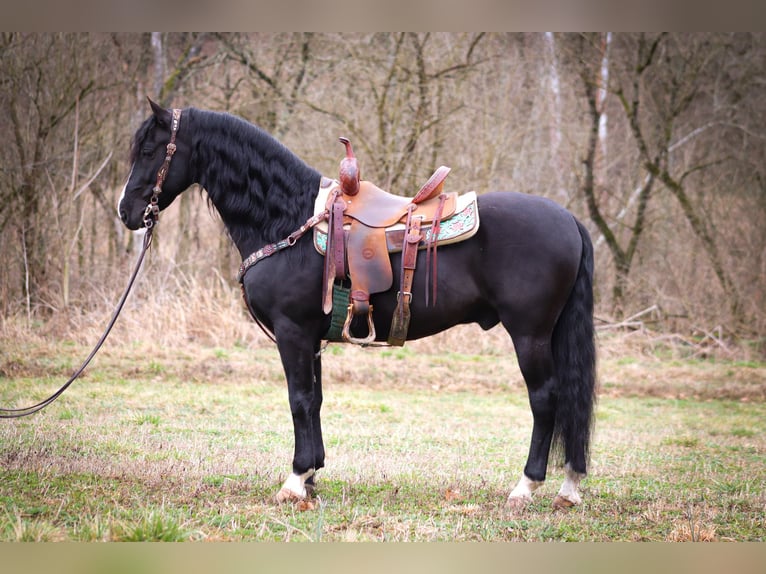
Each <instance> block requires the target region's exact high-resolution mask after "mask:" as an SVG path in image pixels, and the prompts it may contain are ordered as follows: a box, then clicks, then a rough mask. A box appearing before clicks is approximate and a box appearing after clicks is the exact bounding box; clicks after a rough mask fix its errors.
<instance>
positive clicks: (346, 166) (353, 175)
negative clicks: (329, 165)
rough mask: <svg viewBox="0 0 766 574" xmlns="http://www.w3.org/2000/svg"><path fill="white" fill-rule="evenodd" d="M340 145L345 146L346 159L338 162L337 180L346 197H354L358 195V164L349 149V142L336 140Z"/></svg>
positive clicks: (351, 150)
mask: <svg viewBox="0 0 766 574" xmlns="http://www.w3.org/2000/svg"><path fill="white" fill-rule="evenodd" d="M338 139H339V140H340V143H342V144H343V145H345V146H346V157H344V158H343V159H342V160H340V170H339V176H338V180H339V181H340V187H341V189H342V190H343V193H345V194H346V195H356V194H357V193H359V180H360V177H359V164H358V163H357V161H356V156H354V150H353V149H352V148H351V142H350V141H349V139H348V138H344V137H340V138H338Z"/></svg>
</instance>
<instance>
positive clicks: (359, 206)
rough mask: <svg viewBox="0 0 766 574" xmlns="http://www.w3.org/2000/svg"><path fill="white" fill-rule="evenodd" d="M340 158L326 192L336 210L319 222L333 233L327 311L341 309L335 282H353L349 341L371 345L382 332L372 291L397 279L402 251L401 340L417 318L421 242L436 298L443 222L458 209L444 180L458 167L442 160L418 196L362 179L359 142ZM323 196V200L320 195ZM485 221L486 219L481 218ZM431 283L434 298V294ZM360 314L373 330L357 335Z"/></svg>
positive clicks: (395, 324)
mask: <svg viewBox="0 0 766 574" xmlns="http://www.w3.org/2000/svg"><path fill="white" fill-rule="evenodd" d="M340 141H341V143H343V144H344V145H345V146H346V156H345V157H344V158H343V160H342V161H341V162H340V170H339V171H340V173H339V178H338V180H337V181H335V180H330V179H328V178H323V179H322V184H321V186H322V189H320V192H324V194H322V193H320V197H321V198H324V197H326V198H327V199H326V201H325V203H324V205H321V206H320V205H317V209H325V210H327V212H328V216H327V221H326V226H324V227H323V229H321V230H320V229H319V228H315V239H316V234H317V233H325V234H326V245H325V247H324V254H325V265H324V277H323V292H322V300H323V310H324V312H325V313H328V314H329V313H331V312H332V311H333V288H334V286H338V287H340V284H341V283H342V282H343V281H345V280H346V279H348V280H350V285H351V286H350V290H349V292H350V293H349V294H350V297H349V298H348V299H349V302H348V307H347V311H346V318H345V322H344V324H343V329H342V338H343V340H345V341H348V342H351V343H357V344H362V345H365V344H370V343H372V342H373V341H374V340H375V338H376V333H375V326H374V323H373V319H372V310H373V309H372V305H371V304H370V295H371V294H375V293H380V292H383V291H387V290H388V289H390V288H391V286H392V284H393V272H392V268H391V259H390V256H389V253H391V252H397V251H401V253H402V268H401V275H400V277H401V278H400V285H399V291H398V294H397V306H396V310H395V311H394V315H393V318H392V323H391V331H390V333H389V336H388V343H389V344H390V345H397V346H401V345H404V342H405V340H406V338H407V331H408V328H409V323H410V302H411V300H412V281H413V277H414V274H415V267H416V262H417V252H418V249H419V248H423V249H426V250H427V255H426V261H427V263H426V265H427V269H426V304H429V303H435V302H436V246H437V242H438V238H439V228H440V225H441V223H442V221H443V220H444V219H445V218H448V217H450V216H451V215H453V214H454V213H455V210H456V205H457V199H458V194H457V193H456V192H451V193H444V192H443V187H444V180H445V178H446V177H447V175H448V174H449V172H450V168H448V167H445V166H441V167H439V168H438V169H437V170H436V172H435V173H434V174H433V175H432V176H431V177H430V178H429V179H428V181H427V182H426V183H425V184H424V185H423V187H421V188H420V190H419V191H418V192H417V193H416V194H415V196H414V197H402V196H397V195H393V194H390V193H388V192H386V191H383V190H382V189H380V188H379V187H377V186H375V185H373V184H372V183H370V182H369V181H364V180H362V179H361V178H360V173H359V166H358V163H357V160H356V157H355V156H354V152H353V149H352V147H351V143H350V142H349V140H348V139H346V138H340ZM317 201H318V202H319V201H320V200H319V199H318V200H317ZM477 223H478V220H477ZM429 287H430V296H429ZM356 316H363V317H366V319H367V335H366V336H363V337H355V336H354V335H352V333H351V322H352V319H353V318H354V317H356Z"/></svg>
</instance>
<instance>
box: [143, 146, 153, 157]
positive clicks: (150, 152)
mask: <svg viewBox="0 0 766 574" xmlns="http://www.w3.org/2000/svg"><path fill="white" fill-rule="evenodd" d="M141 155H143V156H144V157H152V156H153V155H154V148H153V147H149V146H146V147H144V148H142V149H141Z"/></svg>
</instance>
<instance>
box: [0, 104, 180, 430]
mask: <svg viewBox="0 0 766 574" xmlns="http://www.w3.org/2000/svg"><path fill="white" fill-rule="evenodd" d="M180 123H181V110H180V109H174V110H173V112H172V122H171V127H170V142H169V143H168V145H167V148H166V153H165V161H163V162H162V166H161V167H160V169H159V170H158V171H157V181H156V183H155V185H154V187H153V188H152V197H151V199H150V200H149V203H148V205H147V206H146V209H145V210H144V218H143V223H144V227H145V228H146V233H145V234H144V240H143V245H142V247H141V253H140V254H139V256H138V260H137V261H136V267H135V269H133V273H132V274H131V275H130V279H129V280H128V285H127V287H126V288H125V291H124V293H123V294H122V297H120V301H119V302H118V303H117V308H116V309H115V310H114V313H112V318H111V319H110V320H109V323H108V324H107V326H106V329H105V330H104V334H103V335H101V338H100V339H99V340H98V342H97V343H96V345H95V346H94V347H93V350H92V351H91V352H90V354H89V355H88V357H87V358H86V359H85V361H83V363H82V365H80V367H79V368H78V369H77V370H76V371H75V372H74V374H73V375H72V376H71V377H70V378H69V380H68V381H67V382H66V383H64V384H63V385H62V386H61V388H59V390H57V391H56V392H55V393H53V394H52V395H51V396H49V397H48V398H47V399H45V400H42V401H40V402H39V403H37V404H34V405H32V406H29V407H23V408H17V409H6V408H0V419H15V418H20V417H25V416H29V415H32V414H34V413H36V412H38V411H41V410H42V409H44V408H45V407H47V406H48V405H49V404H51V403H52V402H53V401H55V400H56V399H58V398H59V397H60V396H61V395H62V394H63V393H64V391H66V390H67V389H68V388H69V385H71V384H72V383H73V382H74V381H75V380H77V379H78V378H79V377H80V375H82V373H83V371H85V369H86V367H87V366H88V365H89V364H90V362H91V360H92V359H93V357H95V356H96V353H97V352H98V351H99V349H101V346H102V345H103V344H104V342H105V341H106V338H107V337H108V336H109V333H110V332H111V331H112V327H114V324H115V323H116V322H117V317H118V316H119V315H120V312H121V311H122V308H123V307H124V306H125V301H127V299H128V295H129V294H130V290H131V289H132V288H133V284H134V283H135V281H136V278H137V277H138V272H139V271H140V270H141V266H142V264H143V262H144V256H145V255H146V252H147V251H148V250H149V247H150V246H151V244H152V237H153V232H154V227H155V225H156V224H157V222H158V221H159V215H160V209H159V195H160V193H162V186H163V185H164V183H165V178H167V175H168V170H169V169H170V161H171V160H172V159H173V154H175V152H176V134H177V133H178V128H179V126H180Z"/></svg>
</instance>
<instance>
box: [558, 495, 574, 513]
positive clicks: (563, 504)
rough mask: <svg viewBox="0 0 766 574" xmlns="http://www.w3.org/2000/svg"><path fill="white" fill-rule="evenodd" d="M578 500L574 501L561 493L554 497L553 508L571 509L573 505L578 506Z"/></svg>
mask: <svg viewBox="0 0 766 574" xmlns="http://www.w3.org/2000/svg"><path fill="white" fill-rule="evenodd" d="M576 504H577V503H576V502H572V501H571V500H569V499H568V498H564V497H563V496H561V495H557V496H556V498H554V499H553V510H569V509H570V508H572V507H573V506H576Z"/></svg>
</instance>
